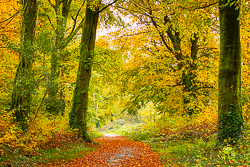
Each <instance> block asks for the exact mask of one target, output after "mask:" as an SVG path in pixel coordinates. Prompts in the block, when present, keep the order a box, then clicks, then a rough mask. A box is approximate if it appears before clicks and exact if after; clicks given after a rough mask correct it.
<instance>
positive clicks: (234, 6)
mask: <svg viewBox="0 0 250 167" xmlns="http://www.w3.org/2000/svg"><path fill="white" fill-rule="evenodd" d="M239 13H240V1H239V0H230V1H228V0H219V18H220V65H219V104H218V134H219V135H218V140H219V143H221V144H223V143H224V142H225V141H227V142H229V143H233V142H234V141H236V140H237V139H239V138H241V137H242V134H243V127H244V122H243V118H242V107H241V44H240V24H239Z"/></svg>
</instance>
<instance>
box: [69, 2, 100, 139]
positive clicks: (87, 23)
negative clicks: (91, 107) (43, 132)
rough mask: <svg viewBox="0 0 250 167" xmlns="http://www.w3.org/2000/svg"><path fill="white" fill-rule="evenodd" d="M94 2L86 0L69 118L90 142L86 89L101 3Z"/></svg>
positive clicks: (87, 87)
mask: <svg viewBox="0 0 250 167" xmlns="http://www.w3.org/2000/svg"><path fill="white" fill-rule="evenodd" d="M95 2H96V3H94V2H91V1H87V5H86V11H85V18H84V23H83V25H82V34H81V35H82V37H81V44H80V49H81V50H80V61H79V67H78V73H77V80H76V86H75V89H74V97H73V106H72V110H71V112H70V120H69V124H70V126H71V127H73V128H77V129H78V134H79V137H81V138H82V139H83V140H86V141H88V142H91V139H90V138H89V136H88V134H87V110H88V91H89V82H90V78H91V69H92V64H93V59H94V48H95V39H96V30H97V25H98V19H99V6H100V4H101V1H100V0H98V1H95Z"/></svg>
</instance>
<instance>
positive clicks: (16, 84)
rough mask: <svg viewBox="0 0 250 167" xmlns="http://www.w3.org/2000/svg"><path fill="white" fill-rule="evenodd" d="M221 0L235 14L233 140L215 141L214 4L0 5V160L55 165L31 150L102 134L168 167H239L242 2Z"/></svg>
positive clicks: (245, 55)
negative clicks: (135, 143) (130, 142)
mask: <svg viewBox="0 0 250 167" xmlns="http://www.w3.org/2000/svg"><path fill="white" fill-rule="evenodd" d="M219 2H220V3H222V4H223V5H225V6H228V7H231V8H233V10H239V9H240V10H239V11H240V14H239V17H237V20H236V22H237V21H238V22H239V25H240V42H241V54H240V55H241V57H240V60H241V62H240V64H241V69H240V71H241V82H240V87H241V91H240V92H238V93H236V94H237V95H238V94H240V100H239V101H240V102H237V105H239V106H240V111H236V112H235V113H236V114H237V113H240V114H239V115H240V116H241V117H242V120H237V119H238V118H236V117H237V116H235V115H233V116H232V117H228V119H231V118H233V119H232V121H233V124H234V121H236V122H237V123H235V124H236V125H237V126H238V125H239V126H238V127H240V128H239V129H238V130H242V134H240V135H239V136H236V138H237V139H238V138H241V139H240V140H239V141H238V140H237V143H234V142H231V141H225V142H224V138H223V139H221V138H220V137H218V129H220V127H218V122H219V123H220V121H218V112H220V111H218V98H219V83H218V78H219V62H220V43H221V42H220V40H221V39H220V33H221V32H220V20H219V3H218V1H217V0H216V1H214V0H207V1H204V0H198V1H197V0H196V1H193V0H180V1H168V0H166V1H164V0H143V1H141V0H131V1H130V0H128V1H122V0H121V1H120V0H115V1H109V0H106V1H99V0H93V1H80V0H62V1H59V0H38V1H36V0H27V1H15V0H1V1H0V4H1V7H0V13H1V14H0V15H1V17H0V27H1V28H0V34H1V40H0V49H1V50H0V53H1V56H0V70H1V75H0V92H1V96H0V114H1V118H0V129H1V133H0V154H1V161H2V162H3V163H6V164H7V163H10V161H11V159H13V157H14V159H15V161H14V162H11V163H16V165H17V166H18V165H20V163H24V162H30V161H32V163H47V162H50V161H52V160H55V161H58V159H60V158H62V157H60V156H53V157H52V158H51V159H39V158H36V155H41V154H42V155H43V154H45V153H44V152H40V150H48V149H52V148H61V149H62V148H64V147H65V145H67V148H72V149H70V150H68V153H67V154H72V156H73V153H72V152H70V151H72V150H74V149H73V148H75V146H76V145H77V148H80V150H78V152H81V151H82V150H81V149H86V148H87V149H91V148H90V146H87V145H82V140H86V141H89V142H92V138H94V137H97V136H99V135H98V132H97V131H103V130H111V131H112V132H115V133H120V134H122V135H126V136H129V137H130V138H133V139H134V140H140V141H144V142H148V143H149V144H151V145H152V146H153V147H154V148H155V150H157V151H158V152H159V153H161V154H162V159H163V160H164V161H165V162H168V163H169V164H179V163H181V164H186V165H189V164H200V165H202V166H205V165H215V164H219V165H222V166H223V165H228V164H234V165H246V164H248V163H249V162H250V157H249V155H250V150H249V147H248V146H249V137H248V134H247V133H246V134H244V133H245V132H247V130H248V129H249V116H250V113H249V109H250V105H249V100H250V99H249V84H250V83H249V82H250V81H249V78H248V76H249V65H250V62H249V61H250V58H249V56H250V54H249V53H250V48H249V46H250V38H249V37H250V31H249V25H250V24H249V23H250V13H249V6H250V2H249V1H248V0H241V4H240V5H239V2H240V1H228V2H227V1H219ZM32 5H33V6H32ZM29 12H30V13H29ZM25 27H26V28H25ZM27 27H28V28H27ZM25 34H26V35H25ZM95 38H96V39H95ZM235 41H236V39H235ZM233 68H234V67H233ZM90 78H91V79H90ZM85 81H86V82H85ZM231 88H232V89H233V87H231ZM236 94H235V95H234V96H233V97H236V96H237V95H236ZM79 99H80V100H79ZM235 99H237V98H235ZM241 109H242V113H241ZM229 112H230V111H229ZM234 118H235V119H234ZM243 120H244V122H243ZM241 121H242V122H241ZM228 122H229V124H230V125H231V123H232V122H230V121H228ZM238 122H239V123H238ZM228 126H229V125H228ZM241 126H244V128H242V129H241ZM243 129H244V131H243ZM229 131H230V130H229ZM243 132H244V133H243ZM228 134H229V133H228ZM96 135H97V136H96ZM228 136H229V137H228ZM228 136H226V139H229V140H230V137H231V136H230V135H228ZM79 137H80V138H79ZM227 137H228V138H227ZM218 140H219V142H218ZM72 143H73V144H72ZM156 143H157V144H156ZM218 143H222V145H220V144H218ZM225 143H226V144H225ZM69 145H71V146H70V147H69ZM72 145H73V146H72ZM80 146H81V147H80ZM183 147H184V148H185V149H184V150H186V151H184V152H182V153H180V150H182V149H183ZM52 150H53V149H52ZM62 150H63V149H62ZM75 150H76V149H75ZM190 150H192V151H190ZM195 150H196V151H195ZM197 150H199V151H197ZM182 151H183V150H182ZM51 152H53V151H51ZM59 152H67V150H66V149H65V150H64V151H59ZM57 154H60V153H58V152H57ZM74 155H75V153H74ZM79 156H84V155H83V154H79ZM17 157H19V160H17V159H18V158H17ZM20 157H21V158H20ZM73 157H74V156H73ZM42 158H43V157H42ZM69 158H70V156H69ZM74 158H76V157H74ZM211 159H213V160H211ZM170 161H171V162H170Z"/></svg>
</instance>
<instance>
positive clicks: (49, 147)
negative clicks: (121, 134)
mask: <svg viewBox="0 0 250 167" xmlns="http://www.w3.org/2000/svg"><path fill="white" fill-rule="evenodd" d="M1 115H3V117H1V118H0V120H1V121H0V130H1V132H0V155H1V156H0V166H21V165H26V166H36V165H37V164H46V163H58V162H60V163H63V162H66V161H70V160H72V159H73V158H74V159H75V158H79V157H83V156H84V155H85V154H86V153H87V152H88V151H90V150H93V149H95V147H93V146H92V145H89V144H87V143H85V142H84V141H82V140H81V139H79V137H78V136H77V134H76V133H74V132H73V131H72V130H71V129H70V128H69V126H68V121H67V117H62V116H52V115H47V114H40V115H39V116H38V117H39V119H36V121H35V122H34V123H32V124H30V125H32V126H30V127H29V129H28V132H27V133H22V132H21V131H20V129H19V128H18V126H16V124H15V123H14V122H13V118H12V116H11V115H12V114H11V113H8V112H3V111H2V113H1ZM28 122H29V121H28ZM29 123H30V122H29ZM89 135H90V136H91V138H92V139H94V138H98V137H100V136H101V134H100V133H98V132H96V131H94V130H89Z"/></svg>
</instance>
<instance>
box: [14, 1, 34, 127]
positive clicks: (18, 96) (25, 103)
mask: <svg viewBox="0 0 250 167" xmlns="http://www.w3.org/2000/svg"><path fill="white" fill-rule="evenodd" d="M36 18H37V0H23V1H22V27H21V37H20V53H19V64H18V67H17V71H16V76H15V79H14V88H13V92H12V104H11V110H14V115H15V119H16V122H18V124H19V125H20V126H21V128H22V130H23V131H25V130H26V129H27V117H28V114H29V113H30V112H31V108H30V107H31V93H32V90H33V82H34V81H33V72H32V64H33V57H34V52H35V51H34V47H33V44H34V39H35V27H36Z"/></svg>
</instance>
